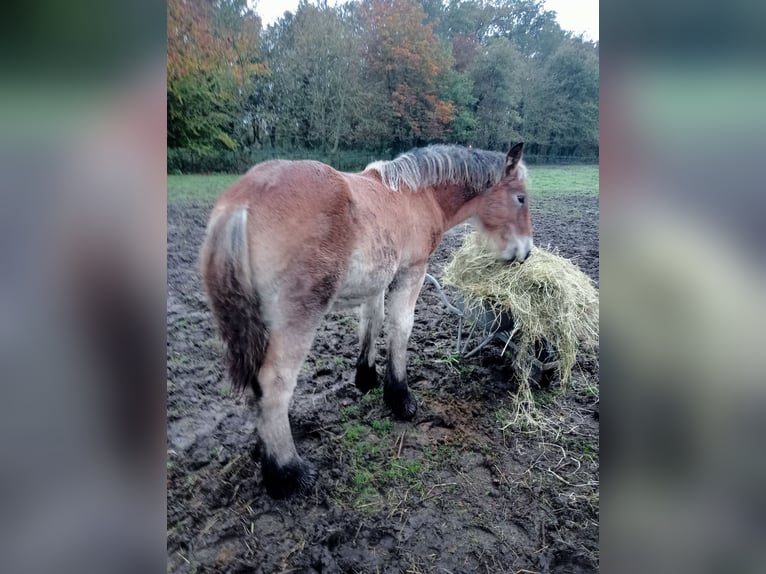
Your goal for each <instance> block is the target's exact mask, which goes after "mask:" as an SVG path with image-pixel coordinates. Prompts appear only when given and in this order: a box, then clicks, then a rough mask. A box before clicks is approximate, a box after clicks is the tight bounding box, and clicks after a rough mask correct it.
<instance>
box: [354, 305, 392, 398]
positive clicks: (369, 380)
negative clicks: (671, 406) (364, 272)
mask: <svg viewBox="0 0 766 574" xmlns="http://www.w3.org/2000/svg"><path fill="white" fill-rule="evenodd" d="M384 299H385V292H383V291H381V292H380V295H376V296H375V297H371V298H370V299H369V300H368V301H366V302H365V303H364V304H363V305H362V307H361V309H360V312H359V344H360V347H361V351H360V353H359V359H358V360H357V362H356V378H355V381H354V382H355V383H356V386H357V388H358V389H359V390H360V391H362V392H363V393H366V392H369V391H371V390H372V389H374V388H375V387H377V386H378V373H377V372H376V371H375V355H376V354H377V353H376V352H375V341H376V340H377V339H378V335H380V329H381V327H383V304H384Z"/></svg>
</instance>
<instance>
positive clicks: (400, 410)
mask: <svg viewBox="0 0 766 574" xmlns="http://www.w3.org/2000/svg"><path fill="white" fill-rule="evenodd" d="M383 400H384V401H385V403H386V405H388V408H390V409H391V411H392V412H393V413H394V416H395V417H396V418H398V419H402V420H405V421H411V420H412V419H414V418H415V415H416V414H417V413H418V402H417V401H416V400H415V397H414V396H412V393H411V392H410V391H409V389H404V390H396V391H387V390H385V389H384V390H383Z"/></svg>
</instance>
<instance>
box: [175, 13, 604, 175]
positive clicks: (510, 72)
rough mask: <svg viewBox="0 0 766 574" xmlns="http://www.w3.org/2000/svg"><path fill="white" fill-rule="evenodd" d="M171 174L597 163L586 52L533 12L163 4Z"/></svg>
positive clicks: (593, 69) (590, 59) (594, 64)
mask: <svg viewBox="0 0 766 574" xmlns="http://www.w3.org/2000/svg"><path fill="white" fill-rule="evenodd" d="M167 23H168V59H167V61H168V91H167V106H168V133H167V141H168V169H169V171H173V172H175V171H181V172H193V171H242V170H244V169H246V168H247V167H249V165H252V163H255V162H256V161H260V160H262V159H265V158H267V157H291V156H292V157H317V158H318V159H323V160H325V161H327V162H328V163H332V164H334V165H335V166H336V167H339V168H341V169H354V168H359V167H361V166H363V165H364V164H365V163H367V161H369V160H370V159H373V158H374V159H384V158H386V157H392V156H394V155H395V154H397V153H399V152H401V151H405V150H406V149H409V148H411V147H415V146H421V145H426V144H429V143H437V142H446V143H459V144H462V145H472V146H474V147H479V148H483V149H496V150H503V149H507V148H508V147H509V145H510V144H511V143H513V142H518V141H524V142H525V144H526V146H525V154H526V157H527V158H528V159H530V160H531V161H535V160H537V161H567V160H570V161H571V160H577V161H596V160H597V159H598V81H599V72H598V58H599V57H598V44H597V43H592V42H589V41H586V40H584V39H583V38H581V37H577V36H574V35H573V34H571V33H569V32H565V31H563V30H562V29H561V27H560V26H559V24H558V23H557V21H556V18H555V13H554V12H551V11H547V10H545V8H544V5H543V3H542V1H541V0H357V1H348V2H346V3H344V4H339V5H337V6H335V7H331V6H329V5H328V4H327V2H326V0H318V1H315V2H313V3H309V2H308V1H307V0H301V3H300V4H299V6H298V8H297V9H296V11H295V13H292V12H285V13H284V15H283V16H282V17H281V18H280V19H279V20H278V21H277V22H276V23H275V24H273V25H270V26H268V27H264V26H263V25H262V22H261V19H260V17H259V16H258V14H257V12H256V11H254V10H252V9H251V8H249V7H248V5H247V0H168V19H167Z"/></svg>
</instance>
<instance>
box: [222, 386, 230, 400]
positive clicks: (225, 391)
mask: <svg viewBox="0 0 766 574" xmlns="http://www.w3.org/2000/svg"><path fill="white" fill-rule="evenodd" d="M221 396H222V397H224V398H226V397H228V396H231V387H223V388H222V389H221Z"/></svg>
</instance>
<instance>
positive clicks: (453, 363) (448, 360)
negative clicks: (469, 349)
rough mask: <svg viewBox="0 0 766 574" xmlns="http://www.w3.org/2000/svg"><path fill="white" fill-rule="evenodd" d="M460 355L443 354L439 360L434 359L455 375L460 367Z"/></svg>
mask: <svg viewBox="0 0 766 574" xmlns="http://www.w3.org/2000/svg"><path fill="white" fill-rule="evenodd" d="M460 358H461V357H460V353H445V355H444V356H443V357H442V358H441V359H436V362H437V363H440V364H442V365H444V366H446V367H447V368H448V369H449V370H450V371H452V372H454V373H457V372H458V366H459V365H460Z"/></svg>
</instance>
